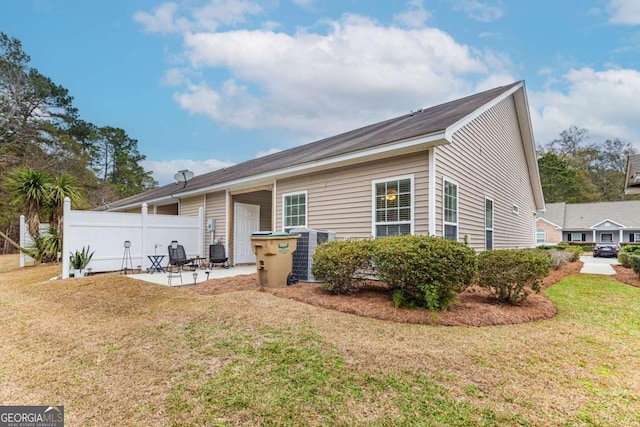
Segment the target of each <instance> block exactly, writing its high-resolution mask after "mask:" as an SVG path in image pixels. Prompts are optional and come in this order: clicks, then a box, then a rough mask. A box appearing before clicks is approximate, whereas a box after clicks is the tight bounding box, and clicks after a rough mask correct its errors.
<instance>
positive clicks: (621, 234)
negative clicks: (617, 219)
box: [618, 228, 624, 243]
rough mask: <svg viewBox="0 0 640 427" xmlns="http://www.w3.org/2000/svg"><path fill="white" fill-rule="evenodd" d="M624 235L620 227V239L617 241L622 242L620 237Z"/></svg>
mask: <svg viewBox="0 0 640 427" xmlns="http://www.w3.org/2000/svg"><path fill="white" fill-rule="evenodd" d="M623 237H624V233H623V232H622V228H621V229H620V240H619V241H618V243H622V238H623Z"/></svg>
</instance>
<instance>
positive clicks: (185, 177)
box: [173, 169, 194, 188]
mask: <svg viewBox="0 0 640 427" xmlns="http://www.w3.org/2000/svg"><path fill="white" fill-rule="evenodd" d="M193 176H194V173H193V172H192V171H190V170H187V169H184V170H181V171H178V173H176V174H175V175H173V179H175V180H176V181H177V182H176V183H178V182H183V183H184V184H183V185H182V188H184V187H186V186H187V182H189V180H191V178H193Z"/></svg>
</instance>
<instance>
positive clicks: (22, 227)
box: [18, 215, 26, 268]
mask: <svg viewBox="0 0 640 427" xmlns="http://www.w3.org/2000/svg"><path fill="white" fill-rule="evenodd" d="M25 232H26V226H25V223H24V215H20V240H18V241H19V242H20V247H21V248H24V245H25V243H26V242H25V238H24V233H25ZM19 252H20V268H22V267H24V264H25V262H24V258H25V256H26V255H25V254H24V252H22V251H19Z"/></svg>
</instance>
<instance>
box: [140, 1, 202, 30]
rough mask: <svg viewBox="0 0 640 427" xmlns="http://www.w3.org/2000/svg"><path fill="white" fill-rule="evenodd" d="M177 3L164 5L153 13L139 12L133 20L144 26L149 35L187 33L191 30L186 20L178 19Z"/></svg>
mask: <svg viewBox="0 0 640 427" xmlns="http://www.w3.org/2000/svg"><path fill="white" fill-rule="evenodd" d="M177 10H178V5H177V4H176V3H163V4H161V5H160V6H158V7H157V8H156V9H155V10H154V11H153V12H152V13H149V12H144V11H138V12H136V13H135V14H134V15H133V20H134V21H136V22H137V23H139V24H142V26H143V27H144V29H145V31H147V32H149V33H172V32H176V31H185V30H187V29H188V28H189V26H190V25H189V22H188V21H187V20H186V19H184V18H177V17H176V16H175V15H176V11H177Z"/></svg>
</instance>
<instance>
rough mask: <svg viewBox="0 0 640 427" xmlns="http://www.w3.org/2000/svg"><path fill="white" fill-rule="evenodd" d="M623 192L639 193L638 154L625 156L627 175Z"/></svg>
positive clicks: (639, 159)
mask: <svg viewBox="0 0 640 427" xmlns="http://www.w3.org/2000/svg"><path fill="white" fill-rule="evenodd" d="M624 192H625V194H640V154H633V155H631V156H629V157H627V176H626V180H625V186H624Z"/></svg>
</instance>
